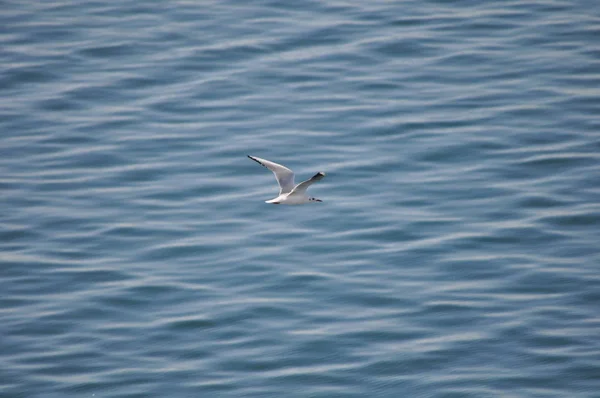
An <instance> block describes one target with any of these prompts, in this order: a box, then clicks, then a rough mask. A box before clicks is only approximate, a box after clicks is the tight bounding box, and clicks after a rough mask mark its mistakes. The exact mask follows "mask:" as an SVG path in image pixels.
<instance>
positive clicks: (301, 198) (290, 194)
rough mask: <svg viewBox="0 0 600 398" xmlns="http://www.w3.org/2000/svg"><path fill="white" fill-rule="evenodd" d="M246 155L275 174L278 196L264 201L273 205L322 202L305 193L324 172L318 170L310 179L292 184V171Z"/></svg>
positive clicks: (323, 175)
mask: <svg viewBox="0 0 600 398" xmlns="http://www.w3.org/2000/svg"><path fill="white" fill-rule="evenodd" d="M248 157H249V158H250V159H252V160H254V161H255V162H257V163H258V164H260V165H262V166H264V167H266V168H267V169H269V170H271V171H272V172H273V174H275V178H276V179H277V183H279V196H277V197H276V198H274V199H271V200H265V203H272V204H275V205H279V204H282V205H302V204H304V203H310V202H322V200H321V199H317V198H312V197H310V196H308V195H307V194H306V189H307V188H308V187H309V186H310V185H311V184H312V183H313V182H317V181H319V180H320V179H322V178H323V177H325V173H323V172H321V171H319V172H318V173H317V174H315V175H314V176H312V177H311V178H310V179H308V180H306V181H303V182H301V183H300V184H298V185H294V172H293V171H292V170H290V169H288V168H287V167H285V166H282V165H280V164H277V163H275V162H271V161H268V160H265V159H261V158H257V157H255V156H250V155H248Z"/></svg>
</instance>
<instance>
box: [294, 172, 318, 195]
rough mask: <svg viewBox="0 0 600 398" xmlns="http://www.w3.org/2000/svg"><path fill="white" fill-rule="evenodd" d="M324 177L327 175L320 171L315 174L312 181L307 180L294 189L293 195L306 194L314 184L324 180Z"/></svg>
mask: <svg viewBox="0 0 600 398" xmlns="http://www.w3.org/2000/svg"><path fill="white" fill-rule="evenodd" d="M323 177H325V173H323V172H322V171H319V172H318V173H317V174H315V175H314V176H312V177H311V178H310V179H308V180H306V181H302V182H301V183H300V184H298V185H296V186H295V187H294V189H292V193H291V194H292V195H293V194H304V193H305V192H306V189H307V188H308V187H309V186H310V185H311V184H312V183H313V182H317V181H319V180H321V179H323Z"/></svg>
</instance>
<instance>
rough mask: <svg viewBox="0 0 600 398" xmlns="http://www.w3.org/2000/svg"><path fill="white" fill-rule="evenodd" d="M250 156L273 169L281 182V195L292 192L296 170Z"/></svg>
mask: <svg viewBox="0 0 600 398" xmlns="http://www.w3.org/2000/svg"><path fill="white" fill-rule="evenodd" d="M248 157H249V158H250V159H252V160H254V161H255V162H257V163H259V164H261V165H263V166H265V167H266V168H267V169H269V170H271V171H272V172H273V174H275V178H276V179H277V182H278V183H279V195H281V194H284V193H288V192H291V191H292V189H294V172H293V171H292V170H290V169H288V168H287V167H285V166H282V165H280V164H277V163H275V162H271V161H269V160H266V159H261V158H257V157H255V156H250V155H248ZM313 178H314V177H313ZM307 182H308V181H307ZM298 185H300V184H298Z"/></svg>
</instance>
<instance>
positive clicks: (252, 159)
mask: <svg viewBox="0 0 600 398" xmlns="http://www.w3.org/2000/svg"><path fill="white" fill-rule="evenodd" d="M246 156H248V157H249V158H250V159H252V160H254V161H255V162H256V163H258V164H260V165H261V166H262V167H265V168H267V169H268V167H267V166H265V165H264V164H262V163H261V162H259V161H258V160H256V159H254V158H253V157H252V156H250V155H246Z"/></svg>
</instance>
